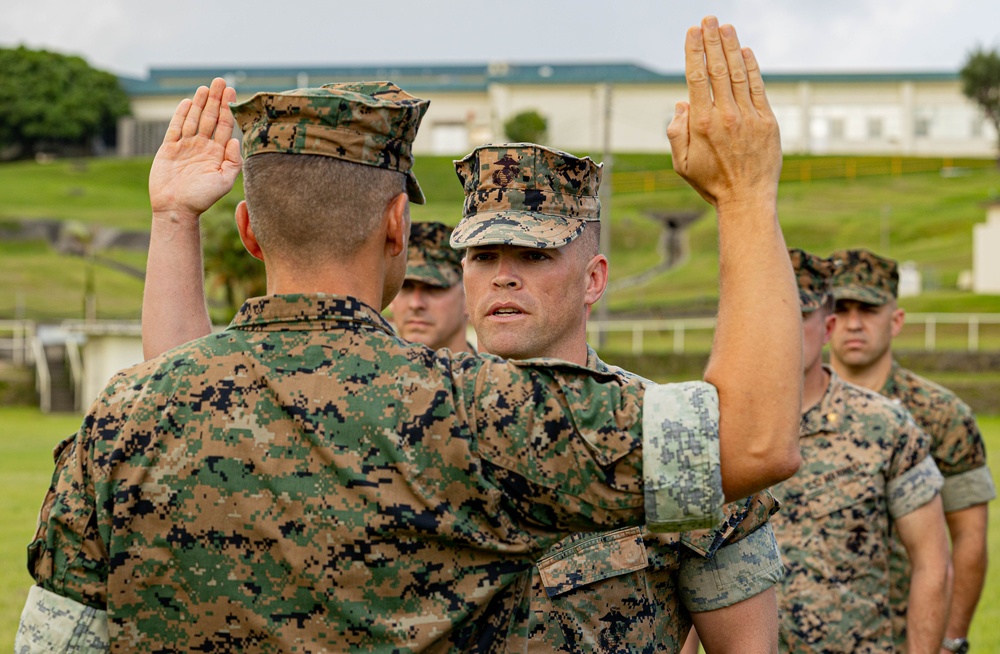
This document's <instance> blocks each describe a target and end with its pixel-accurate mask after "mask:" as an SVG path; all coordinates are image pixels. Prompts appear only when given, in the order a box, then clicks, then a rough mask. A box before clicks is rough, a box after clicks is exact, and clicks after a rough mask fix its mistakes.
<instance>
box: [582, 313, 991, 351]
mask: <svg viewBox="0 0 1000 654" xmlns="http://www.w3.org/2000/svg"><path fill="white" fill-rule="evenodd" d="M963 324H964V325H966V329H965V330H964V331H965V336H964V338H965V341H966V348H965V349H966V350H968V351H969V352H978V351H980V349H981V345H982V343H981V327H983V326H984V325H1000V314H997V313H908V314H906V325H907V328H908V329H910V331H912V330H913V328H915V327H917V326H920V327H921V328H922V329H923V348H924V349H925V350H927V351H930V352H933V351H935V350H937V349H938V348H939V346H940V343H939V340H940V339H939V334H938V326H939V325H963ZM714 329H715V318H677V319H641V320H607V321H600V320H591V321H589V322H588V323H587V338H588V340H589V341H590V342H591V343H594V344H596V343H599V342H601V338H602V334H606V335H611V334H621V333H625V334H630V335H631V339H630V341H631V342H630V347H629V348H628V349H629V350H630V351H631V353H632V354H642V353H643V352H646V351H649V350H648V349H647V344H648V342H649V340H650V336H651V335H654V334H655V335H659V336H661V337H662V336H663V335H667V334H669V336H670V338H669V339H668V340H669V343H670V345H669V346H666V347H664V346H663V344H662V340H663V339H662V338H661V339H660V340H661V344H660V345H658V346H657V348H656V349H658V350H660V351H669V352H674V353H676V354H682V353H683V352H685V350H686V349H688V348H687V336H688V335H689V334H690V333H691V332H699V331H700V332H707V334H706V338H704V339H701V341H702V343H706V342H708V341H710V335H711V334H710V332H712V331H714ZM995 340H996V342H997V347H996V348H994V349H1000V328H998V337H997V338H996V339H995Z"/></svg>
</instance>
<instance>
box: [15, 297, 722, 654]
mask: <svg viewBox="0 0 1000 654" xmlns="http://www.w3.org/2000/svg"><path fill="white" fill-rule="evenodd" d="M678 407H686V408H684V409H681V410H678ZM665 408H666V409H669V410H670V411H671V412H670V413H665V412H662V411H663V410H664V409H665ZM717 430H718V407H717V397H716V395H715V393H714V389H713V388H712V387H711V386H709V385H707V384H704V383H701V382H698V383H690V384H678V385H667V386H646V385H644V384H642V383H639V382H634V381H630V380H626V379H624V378H622V377H620V376H615V375H610V374H602V373H599V372H596V371H588V370H586V369H585V368H583V367H581V366H573V365H571V364H566V363H562V362H552V361H546V360H536V361H532V362H505V361H502V360H499V359H496V358H494V357H487V356H474V355H460V356H455V357H452V356H451V355H449V354H448V353H447V352H446V351H442V352H438V353H435V352H432V351H430V350H428V349H427V348H424V347H422V346H419V345H411V344H407V343H405V342H404V341H401V340H400V339H398V338H397V337H395V336H394V335H393V334H392V329H391V327H390V326H389V324H388V323H387V322H386V321H385V320H384V319H383V318H382V317H381V316H380V315H379V313H378V312H377V311H376V310H375V309H373V308H371V307H368V306H366V305H364V304H363V303H361V302H359V301H357V300H355V299H352V298H345V297H337V296H324V295H288V296H269V297H264V298H254V299H251V300H249V301H247V303H246V304H245V305H244V306H243V308H242V309H241V310H240V312H239V314H238V315H237V317H236V318H235V319H234V321H233V323H232V324H231V325H230V327H229V328H228V329H227V330H225V331H224V332H222V333H219V334H214V335H211V336H207V337H205V338H202V339H199V340H196V341H193V342H191V343H188V344H186V345H184V346H181V347H179V348H175V349H174V350H171V351H170V352H168V353H167V354H165V355H163V356H161V357H159V358H158V359H153V360H151V361H147V362H145V363H143V364H139V365H138V366H135V367H133V368H131V369H129V370H126V371H123V372H122V373H120V374H119V375H117V376H116V377H115V378H114V379H113V380H112V382H111V383H110V384H109V385H108V387H107V388H106V389H105V391H104V392H103V393H102V395H101V397H100V398H99V399H98V400H97V401H96V402H95V404H94V406H93V407H92V409H91V411H90V413H89V414H88V415H87V417H86V418H85V420H84V423H83V425H82V427H81V429H80V431H79V432H78V433H77V434H76V435H75V436H74V437H71V438H69V439H67V440H66V441H65V442H64V443H63V444H62V445H61V446H60V447H59V448H58V451H57V453H56V460H57V467H56V472H55V474H54V476H53V481H52V487H51V489H50V491H49V493H48V494H47V496H46V498H45V501H44V503H43V507H42V511H41V513H40V524H39V528H38V532H37V534H36V536H35V539H34V540H33V542H32V543H31V545H30V547H29V569H30V571H31V572H32V575H33V576H34V578H35V579H36V581H37V583H38V584H39V586H41V587H42V588H43V589H45V590H48V591H51V592H53V593H56V594H58V595H60V596H62V597H68V598H70V599H73V600H75V601H78V602H81V603H84V604H86V605H88V606H90V607H93V608H97V609H101V610H107V615H108V620H109V634H110V639H111V650H112V651H113V652H139V653H145V652H159V651H162V650H163V647H164V646H165V644H167V646H172V645H171V644H178V643H183V646H184V647H185V648H187V649H189V650H197V651H217V652H219V651H225V652H279V651H282V652H285V651H295V650H296V649H297V650H299V651H313V652H321V651H343V650H345V649H365V650H368V651H389V650H392V651H396V652H417V651H459V650H465V651H468V650H473V649H477V650H481V651H489V650H491V649H492V648H495V647H500V646H502V645H503V642H504V639H505V638H506V637H508V635H510V633H509V632H510V630H511V628H512V625H514V624H516V623H515V621H514V614H515V611H516V610H517V608H518V606H520V605H521V601H522V600H521V598H523V597H524V593H525V592H526V590H527V583H528V582H527V580H529V579H530V570H531V568H532V567H533V565H534V563H535V561H536V560H537V558H538V556H539V555H541V554H542V553H543V552H544V551H545V550H547V549H548V547H550V546H551V545H553V544H554V543H555V542H556V541H558V540H559V539H560V538H561V537H563V536H565V535H566V534H567V533H569V532H572V531H576V530H598V529H612V528H618V527H623V526H627V525H629V524H633V525H638V524H641V523H642V521H643V516H644V514H645V515H646V516H647V523H651V524H654V525H657V524H658V525H661V526H667V527H669V526H671V525H674V524H680V525H691V523H692V522H695V523H700V524H695V525H693V526H692V527H705V526H709V525H712V524H715V523H717V522H718V521H719V520H720V519H721V513H720V511H719V507H721V506H722V503H723V502H722V499H721V498H722V488H721V477H720V475H719V469H718V458H717V455H716V458H715V460H714V461H713V460H712V459H711V454H707V455H706V454H705V452H712V451H713V449H714V450H716V451H717V448H718V442H717ZM657 431H662V432H663V433H656V432H657ZM713 443H714V445H713ZM671 479H673V480H675V481H676V482H677V483H675V484H670V483H669V482H670V480H671ZM644 487H645V488H648V489H649V492H644ZM671 492H673V496H672V497H670V494H671ZM685 493H686V494H687V495H688V497H687V499H685V498H684V497H683V496H682V495H683V494H685ZM661 500H662V501H664V503H663V505H662V506H661V505H660V504H658V502H661ZM709 505H711V506H709ZM664 506H665V507H668V508H666V509H664V508H663V507H664ZM670 507H673V508H670ZM678 508H679V509H680V511H681V512H680V513H677V512H676V511H677V510H678ZM706 509H707V510H706ZM698 516H701V517H698ZM513 635H518V634H513Z"/></svg>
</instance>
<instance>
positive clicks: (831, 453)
mask: <svg viewBox="0 0 1000 654" xmlns="http://www.w3.org/2000/svg"><path fill="white" fill-rule="evenodd" d="M789 254H790V256H791V259H792V264H793V266H794V269H795V272H796V278H797V280H798V284H799V296H800V303H801V307H802V342H803V349H804V352H805V367H804V383H803V399H802V423H801V430H800V447H801V451H802V467H801V468H800V469H799V471H798V472H797V473H796V474H795V475H794V476H793V477H792V478H790V479H788V480H786V481H783V482H781V483H779V484H776V485H775V486H773V487H772V489H771V490H772V492H773V493H774V495H775V496H776V497H777V498H778V500H779V501H780V502H781V511H779V512H778V513H777V514H776V515H775V516H774V517H773V518H772V519H771V522H772V523H773V525H774V531H775V534H776V535H777V537H778V543H779V545H780V546H781V552H782V555H783V557H784V560H785V577H784V579H783V580H782V581H781V583H780V584H779V591H778V596H779V606H780V609H781V611H780V613H781V651H783V652H796V653H800V652H801V653H803V654H805V653H807V652H810V653H811V652H845V653H847V652H902V651H906V652H910V653H914V652H923V653H932V652H937V650H938V646H939V645H940V642H941V635H942V633H943V631H944V624H945V619H946V613H947V606H948V575H949V566H948V562H947V553H948V542H947V536H946V531H945V523H944V518H943V516H942V513H941V498H940V495H939V489H940V488H941V485H942V479H941V474H940V473H939V472H938V470H937V467H936V466H935V465H934V462H933V460H932V459H931V457H930V439H929V438H928V437H927V435H926V434H924V433H923V431H922V430H920V428H919V427H917V425H916V424H915V423H914V422H913V419H912V417H910V415H909V414H908V413H907V412H906V411H905V410H904V409H902V408H900V407H899V406H897V405H896V404H895V403H894V402H891V401H889V400H888V399H886V398H884V397H882V396H881V395H878V394H876V393H874V392H872V391H870V390H868V389H865V388H862V387H859V386H855V385H854V384H851V383H849V382H847V381H845V380H843V379H841V378H840V377H839V376H838V375H837V373H836V372H834V371H833V370H831V369H830V368H829V367H827V366H825V365H823V358H822V357H823V345H824V344H825V343H826V342H827V341H828V340H829V338H830V334H831V332H832V331H833V330H834V329H835V328H834V324H835V322H836V320H837V317H835V316H834V315H833V314H832V309H833V304H832V302H833V301H832V297H831V295H830V286H829V283H830V276H831V273H832V271H833V264H832V263H831V262H830V261H829V260H827V259H823V258H821V257H817V256H815V255H813V254H810V253H808V252H805V251H803V250H799V249H792V250H789ZM894 527H895V529H896V531H897V533H898V534H899V538H900V542H901V543H902V545H903V547H904V548H905V549H906V551H907V552H908V553H909V555H910V558H911V560H912V561H914V562H915V564H916V565H915V569H914V577H913V585H912V587H911V589H910V606H911V607H912V608H913V609H914V610H913V614H912V615H911V618H910V620H911V628H910V637H909V639H908V640H907V641H906V642H905V643H904V644H902V645H899V646H896V645H895V644H894V643H893V633H892V622H891V619H890V616H891V609H890V601H889V594H890V589H891V587H892V583H891V575H890V562H889V559H890V549H891V547H890V545H891V543H892V540H893V536H892V531H893V528H894Z"/></svg>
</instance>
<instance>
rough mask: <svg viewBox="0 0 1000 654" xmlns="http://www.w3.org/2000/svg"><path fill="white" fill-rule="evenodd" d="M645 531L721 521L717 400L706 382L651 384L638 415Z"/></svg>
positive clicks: (685, 527) (688, 526) (707, 524)
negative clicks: (641, 451)
mask: <svg viewBox="0 0 1000 654" xmlns="http://www.w3.org/2000/svg"><path fill="white" fill-rule="evenodd" d="M642 414H643V415H642V430H643V460H642V465H643V481H644V484H645V503H646V526H647V527H648V529H649V530H650V531H654V532H664V531H672V532H676V531H688V530H691V529H704V528H707V527H712V526H714V525H716V524H718V523H719V522H721V521H722V505H723V503H724V499H723V493H722V471H721V469H720V466H719V395H718V392H717V391H716V390H715V387H714V386H712V385H711V384H708V383H705V382H685V383H682V384H664V385H651V386H649V387H647V388H646V393H645V397H644V399H643V411H642Z"/></svg>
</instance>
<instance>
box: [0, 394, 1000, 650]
mask: <svg viewBox="0 0 1000 654" xmlns="http://www.w3.org/2000/svg"><path fill="white" fill-rule="evenodd" d="M979 422H980V427H981V428H982V430H983V434H984V436H985V438H986V447H987V451H989V452H993V453H994V458H993V477H994V480H996V481H997V482H998V486H1000V475H998V472H1000V464H998V463H997V462H996V456H995V453H996V452H998V451H1000V416H989V417H980V420H979ZM78 424H79V418H78V417H76V416H44V415H42V414H40V413H39V412H38V411H37V410H35V409H26V408H0V496H2V497H5V498H7V499H6V501H5V504H4V509H3V511H2V512H0V524H3V525H5V526H4V529H3V532H2V533H0V562H2V565H0V643H12V642H13V640H14V634H15V633H16V631H17V622H18V618H19V616H20V613H21V609H22V608H23V606H24V599H25V597H26V595H27V592H28V588H29V587H30V586H31V583H32V581H31V578H30V577H29V576H28V573H27V571H26V568H25V547H26V545H27V544H28V541H29V540H30V539H31V536H32V533H33V532H34V528H35V520H36V517H37V513H38V507H39V505H40V503H41V499H42V496H43V495H44V493H45V489H46V488H47V487H48V483H49V479H50V477H51V472H52V456H51V452H52V448H53V447H54V446H55V445H56V444H57V443H58V442H59V441H60V440H62V439H63V438H65V437H66V436H67V435H68V434H70V433H72V432H73V431H74V430H75V429H76V427H77V425H78ZM989 543H990V559H991V561H992V562H993V565H992V566H991V567H990V569H989V573H988V576H987V580H986V587H985V589H984V591H983V597H982V600H981V602H980V604H979V610H978V612H977V614H976V618H975V621H974V622H973V624H972V632H971V634H970V636H969V639H970V640H971V641H972V643H973V646H974V647H975V651H977V652H1000V521H998V519H997V517H996V516H995V515H994V519H993V520H991V521H990V532H989ZM0 646H2V645H0Z"/></svg>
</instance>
